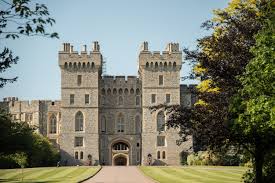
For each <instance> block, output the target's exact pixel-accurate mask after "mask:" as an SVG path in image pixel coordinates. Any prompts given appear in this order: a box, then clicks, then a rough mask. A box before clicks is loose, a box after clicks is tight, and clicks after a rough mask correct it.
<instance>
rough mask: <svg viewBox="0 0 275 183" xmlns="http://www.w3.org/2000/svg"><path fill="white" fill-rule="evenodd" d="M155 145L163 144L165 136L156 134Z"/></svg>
mask: <svg viewBox="0 0 275 183" xmlns="http://www.w3.org/2000/svg"><path fill="white" fill-rule="evenodd" d="M157 146H165V136H157Z"/></svg>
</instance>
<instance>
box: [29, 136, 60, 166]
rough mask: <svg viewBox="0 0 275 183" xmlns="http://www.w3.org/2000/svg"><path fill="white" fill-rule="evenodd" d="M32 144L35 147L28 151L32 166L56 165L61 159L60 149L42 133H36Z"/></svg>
mask: <svg viewBox="0 0 275 183" xmlns="http://www.w3.org/2000/svg"><path fill="white" fill-rule="evenodd" d="M32 145H33V147H32V149H31V151H29V153H28V155H29V159H30V167H37V166H55V165H56V162H58V160H59V159H60V157H59V153H58V151H57V150H56V149H55V148H54V147H53V145H52V144H51V143H50V141H49V140H48V139H46V138H45V137H43V136H42V135H39V134H36V133H34V134H33V142H32Z"/></svg>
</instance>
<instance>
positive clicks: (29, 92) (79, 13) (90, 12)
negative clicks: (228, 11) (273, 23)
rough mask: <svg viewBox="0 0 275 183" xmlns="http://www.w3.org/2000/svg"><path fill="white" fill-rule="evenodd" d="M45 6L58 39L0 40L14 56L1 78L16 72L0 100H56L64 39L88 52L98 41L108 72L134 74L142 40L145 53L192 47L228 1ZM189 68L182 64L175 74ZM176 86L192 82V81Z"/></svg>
mask: <svg viewBox="0 0 275 183" xmlns="http://www.w3.org/2000/svg"><path fill="white" fill-rule="evenodd" d="M38 2H40V3H44V4H46V6H47V7H48V9H49V11H50V14H51V17H53V18H54V19H55V20H56V24H55V25H54V26H53V27H51V28H50V29H49V30H50V31H55V32H58V33H59V36H60V39H48V38H43V37H21V38H20V39H17V40H1V42H0V49H1V50H2V49H3V47H4V46H7V47H9V48H10V49H12V50H13V53H14V54H15V55H17V56H19V58H20V60H19V62H18V64H16V65H13V66H12V68H10V69H8V70H7V71H6V72H4V73H0V74H1V75H0V76H1V77H14V76H18V80H17V82H15V83H12V84H7V85H5V87H4V88H0V100H1V99H2V98H3V97H8V96H15V97H18V98H19V99H20V100H35V99H41V100H44V99H46V100H60V98H61V88H60V83H61V78H60V76H61V74H60V69H59V66H58V51H59V50H60V48H61V45H62V43H64V42H69V43H71V44H73V45H74V50H77V51H80V50H81V46H82V45H84V44H86V45H87V49H88V51H90V50H91V47H92V46H91V45H92V42H93V41H99V44H100V49H101V53H102V54H103V57H104V58H105V60H106V62H107V63H106V74H108V75H126V76H128V75H137V69H138V66H137V64H138V63H137V61H138V53H139V47H140V45H141V43H142V42H144V41H148V43H149V49H150V50H151V51H163V50H164V49H165V46H166V44H167V43H169V42H177V43H179V44H180V47H181V48H189V49H194V48H196V43H197V39H199V38H201V37H203V36H205V35H207V34H209V32H207V31H205V30H203V29H201V28H200V26H201V24H202V23H203V22H204V21H206V20H208V19H211V18H212V17H213V10H214V9H217V8H224V7H226V6H227V4H228V2H229V0H135V1H134V0H115V1H113V0H75V1H73V0H48V1H42V0H40V1H38ZM190 69H191V67H190V66H189V65H188V64H187V63H185V64H183V67H182V71H181V76H185V75H188V73H189V72H190ZM181 83H182V84H192V83H197V81H194V80H185V81H181Z"/></svg>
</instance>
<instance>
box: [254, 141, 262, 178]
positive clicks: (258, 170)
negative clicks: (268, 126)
mask: <svg viewBox="0 0 275 183" xmlns="http://www.w3.org/2000/svg"><path fill="white" fill-rule="evenodd" d="M263 163H264V153H263V149H262V148H261V145H256V149H255V170H256V183H263Z"/></svg>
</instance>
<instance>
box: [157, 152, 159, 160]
mask: <svg viewBox="0 0 275 183" xmlns="http://www.w3.org/2000/svg"><path fill="white" fill-rule="evenodd" d="M157 158H158V159H160V151H158V152H157Z"/></svg>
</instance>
